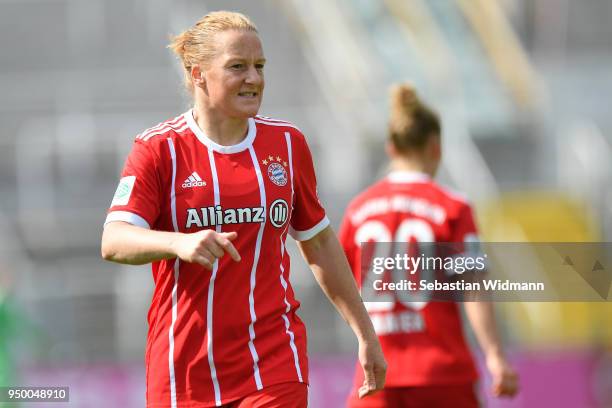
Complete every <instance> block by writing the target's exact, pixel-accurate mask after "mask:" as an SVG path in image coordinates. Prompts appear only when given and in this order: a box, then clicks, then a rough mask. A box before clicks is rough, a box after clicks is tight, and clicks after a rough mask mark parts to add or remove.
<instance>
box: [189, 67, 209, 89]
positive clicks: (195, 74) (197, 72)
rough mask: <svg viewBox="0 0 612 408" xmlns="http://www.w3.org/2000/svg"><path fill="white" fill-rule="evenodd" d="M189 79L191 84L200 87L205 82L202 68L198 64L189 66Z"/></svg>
mask: <svg viewBox="0 0 612 408" xmlns="http://www.w3.org/2000/svg"><path fill="white" fill-rule="evenodd" d="M190 74H191V81H192V82H193V85H195V86H197V87H199V88H201V87H202V86H203V85H204V84H205V83H206V77H205V75H204V70H203V69H202V67H201V66H200V65H198V64H194V65H193V66H192V67H191V72H190Z"/></svg>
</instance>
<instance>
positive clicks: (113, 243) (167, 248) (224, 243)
mask: <svg viewBox="0 0 612 408" xmlns="http://www.w3.org/2000/svg"><path fill="white" fill-rule="evenodd" d="M236 236H237V234H236V233H235V232H229V233H227V232H222V233H217V232H216V231H213V230H210V229H208V230H203V231H198V232H195V233H192V234H183V233H178V232H165V231H154V230H149V229H146V228H141V227H137V226H135V225H132V224H129V223H127V222H121V221H117V222H110V223H108V224H107V225H106V226H105V227H104V232H103V234H102V245H101V252H102V258H104V259H106V260H107V261H112V262H117V263H122V264H129V265H143V264H146V263H150V262H155V261H160V260H162V259H172V258H176V257H178V258H180V259H182V260H183V261H185V262H190V263H198V264H200V265H202V266H204V267H206V268H208V269H212V265H213V263H214V262H215V260H216V259H217V258H221V257H222V256H223V255H224V253H226V252H227V253H228V254H229V255H230V256H231V257H232V259H233V260H234V261H236V262H238V261H240V255H239V254H238V251H236V248H235V247H234V245H233V244H232V242H231V241H233V240H234V239H235V238H236Z"/></svg>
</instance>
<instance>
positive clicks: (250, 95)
mask: <svg viewBox="0 0 612 408" xmlns="http://www.w3.org/2000/svg"><path fill="white" fill-rule="evenodd" d="M258 95H259V92H239V93H238V96H240V97H243V98H251V99H254V98H257V96H258Z"/></svg>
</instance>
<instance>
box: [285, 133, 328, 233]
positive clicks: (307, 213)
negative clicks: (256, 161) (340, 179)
mask: <svg viewBox="0 0 612 408" xmlns="http://www.w3.org/2000/svg"><path fill="white" fill-rule="evenodd" d="M291 139H292V152H293V159H292V161H293V163H294V166H293V189H294V203H293V213H292V215H291V228H290V234H291V236H292V237H293V238H294V239H295V240H297V241H307V240H309V239H311V238H313V237H314V236H315V235H317V234H318V233H319V232H321V231H323V230H324V229H325V228H327V226H329V219H328V218H327V216H326V215H325V209H324V208H323V206H322V205H321V202H320V201H319V197H318V195H317V179H316V175H315V170H314V164H313V161H312V155H311V153H310V149H309V148H308V145H307V144H306V140H305V139H304V136H303V135H302V134H298V135H292V138H291Z"/></svg>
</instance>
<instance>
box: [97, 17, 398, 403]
mask: <svg viewBox="0 0 612 408" xmlns="http://www.w3.org/2000/svg"><path fill="white" fill-rule="evenodd" d="M170 48H171V49H172V50H173V51H174V52H175V53H176V54H177V55H178V57H179V58H180V60H181V62H182V65H183V67H184V73H185V80H186V84H187V87H188V88H189V90H190V91H191V93H192V95H193V99H194V106H193V108H192V109H190V110H189V111H187V112H186V113H185V114H182V115H179V116H177V117H176V118H174V119H172V120H169V121H166V122H163V123H160V124H159V125H157V126H155V127H152V128H150V129H148V130H146V131H144V132H143V133H141V134H140V135H138V136H137V137H136V139H135V143H134V145H133V148H132V151H131V153H130V155H129V157H128V159H127V162H126V164H125V167H124V169H123V172H122V175H121V177H122V178H121V181H120V183H119V187H118V188H117V192H116V193H115V196H114V198H113V201H112V203H111V208H110V210H109V212H108V216H107V219H106V222H105V229H104V234H103V237H102V255H103V257H104V258H105V259H107V260H111V261H115V262H119V263H125V264H144V263H149V262H152V263H153V278H154V281H155V291H154V295H153V301H152V304H151V307H150V310H149V315H148V323H149V332H148V339H147V346H146V357H145V358H146V371H147V372H146V377H147V405H148V406H150V407H196V406H197V407H211V406H221V405H223V406H231V407H242V408H244V407H263V406H265V407H272V406H274V407H277V406H278V407H281V406H282V407H305V406H306V405H307V386H306V384H307V383H308V361H307V353H306V330H305V327H304V324H303V323H302V321H301V320H300V318H299V317H298V316H297V314H296V311H297V309H298V307H299V302H298V301H297V300H296V299H295V297H294V293H293V290H292V288H291V285H290V283H289V266H290V262H289V255H288V254H287V252H286V249H285V239H286V237H287V234H288V233H289V234H291V235H292V236H293V237H294V238H295V239H296V240H297V241H298V242H299V247H300V249H301V252H302V254H303V256H304V258H305V259H306V261H307V262H308V263H309V264H310V266H311V268H312V270H313V273H314V274H315V277H316V279H317V281H318V282H319V284H320V286H321V287H322V289H323V290H324V291H325V293H326V294H327V295H328V296H329V298H330V299H331V301H332V302H333V303H334V305H335V306H336V308H337V309H338V310H339V312H340V313H341V314H342V316H343V317H344V318H345V319H346V321H347V322H348V323H349V325H350V326H351V328H352V329H353V331H354V332H355V334H356V335H357V337H358V339H359V360H360V362H361V364H362V365H363V367H364V374H363V375H365V378H366V380H364V384H362V387H361V388H360V395H361V396H365V395H369V394H371V393H373V392H374V391H376V390H377V389H380V388H382V386H383V384H384V377H385V370H386V364H385V361H384V358H383V355H382V351H381V348H380V344H379V342H378V339H377V337H376V334H375V332H374V329H373V327H372V323H371V321H370V319H369V317H368V314H367V312H366V310H365V308H364V306H363V304H362V302H361V298H360V296H359V292H358V290H357V286H356V285H355V282H354V279H353V278H352V276H351V273H350V269H349V266H348V264H347V262H346V260H345V257H344V254H343V252H342V247H341V246H340V244H339V242H338V240H337V238H336V236H335V234H334V232H333V231H332V230H331V228H330V227H329V220H328V218H327V216H326V215H325V211H324V209H323V207H322V206H321V204H320V202H319V200H318V197H317V194H316V179H315V172H314V168H313V162H312V157H311V154H310V151H309V149H308V146H307V143H306V140H305V138H304V136H303V135H302V133H301V132H300V131H299V130H298V129H297V128H296V127H295V126H294V125H292V124H290V123H287V122H284V121H280V120H276V119H270V118H266V117H260V116H256V115H257V112H258V110H259V107H260V105H261V100H262V95H263V90H264V76H263V70H264V64H265V58H264V54H263V50H262V45H261V42H260V40H259V36H258V33H257V29H256V28H255V26H254V25H253V23H252V22H251V21H250V20H249V19H248V18H247V17H246V16H244V15H242V14H239V13H233V12H213V13H209V14H208V15H206V16H204V17H203V18H202V19H201V20H200V21H198V23H197V24H196V25H195V26H193V27H191V28H190V29H188V30H187V31H185V32H184V33H182V34H180V35H178V36H177V37H175V38H174V40H173V42H172V44H171V45H170Z"/></svg>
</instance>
